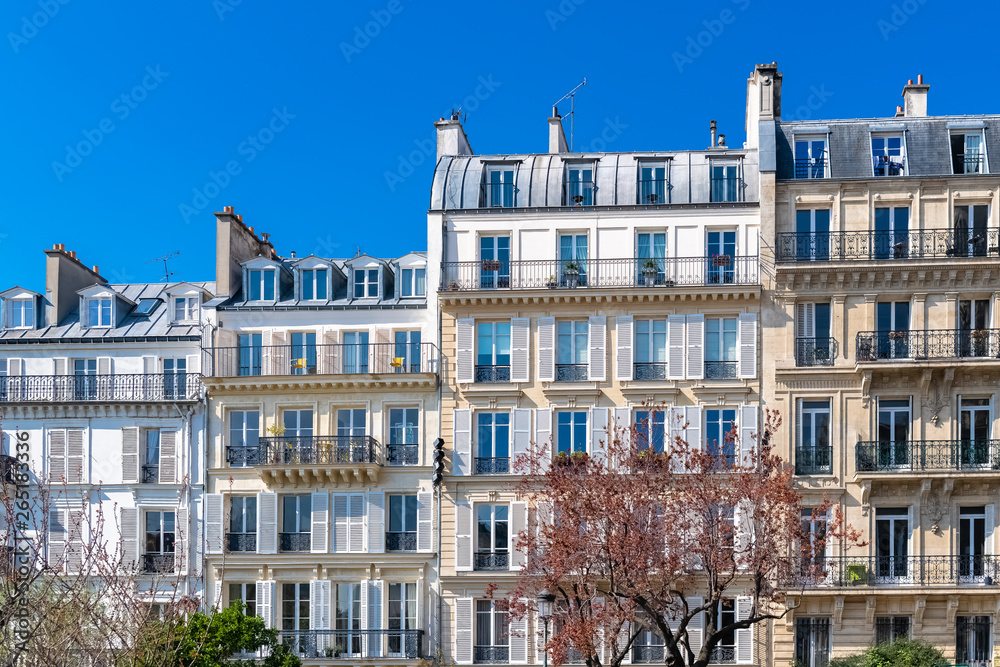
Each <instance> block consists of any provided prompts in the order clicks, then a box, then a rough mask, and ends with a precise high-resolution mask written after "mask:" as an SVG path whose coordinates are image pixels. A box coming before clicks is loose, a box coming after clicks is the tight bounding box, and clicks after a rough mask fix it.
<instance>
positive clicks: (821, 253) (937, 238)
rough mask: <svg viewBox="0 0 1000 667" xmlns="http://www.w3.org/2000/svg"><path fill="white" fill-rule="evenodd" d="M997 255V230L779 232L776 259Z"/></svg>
mask: <svg viewBox="0 0 1000 667" xmlns="http://www.w3.org/2000/svg"><path fill="white" fill-rule="evenodd" d="M998 255H1000V229H997V228H991V229H980V230H975V231H972V232H971V233H970V229H969V228H968V227H959V228H958V229H915V230H911V231H898V232H896V231H882V230H879V231H876V230H863V231H853V232H852V231H848V232H802V233H799V232H781V233H779V234H778V245H777V259H778V261H779V262H827V261H833V262H839V261H850V260H864V261H869V260H894V261H904V260H923V259H947V258H954V259H958V258H969V257H987V256H998Z"/></svg>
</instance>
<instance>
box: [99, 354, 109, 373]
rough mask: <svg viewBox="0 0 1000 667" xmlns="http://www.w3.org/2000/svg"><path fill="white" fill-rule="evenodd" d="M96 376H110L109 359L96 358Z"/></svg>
mask: <svg viewBox="0 0 1000 667" xmlns="http://www.w3.org/2000/svg"><path fill="white" fill-rule="evenodd" d="M97 374H98V375H111V357H97Z"/></svg>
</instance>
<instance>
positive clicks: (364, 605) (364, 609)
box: [358, 579, 371, 655]
mask: <svg viewBox="0 0 1000 667" xmlns="http://www.w3.org/2000/svg"><path fill="white" fill-rule="evenodd" d="M370 581H371V580H370V579H362V580H361V599H360V600H359V601H358V603H359V606H360V607H361V618H360V619H358V621H359V623H358V625H359V626H360V627H361V629H362V630H367V629H368V584H369V583H370ZM361 655H368V633H367V632H363V633H361Z"/></svg>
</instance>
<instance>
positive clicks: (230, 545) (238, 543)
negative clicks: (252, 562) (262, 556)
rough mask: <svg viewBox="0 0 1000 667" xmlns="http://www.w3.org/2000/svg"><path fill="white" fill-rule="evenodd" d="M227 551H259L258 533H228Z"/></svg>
mask: <svg viewBox="0 0 1000 667" xmlns="http://www.w3.org/2000/svg"><path fill="white" fill-rule="evenodd" d="M226 551H228V552H230V553H253V552H256V551H257V533H226Z"/></svg>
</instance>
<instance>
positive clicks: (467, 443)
mask: <svg viewBox="0 0 1000 667" xmlns="http://www.w3.org/2000/svg"><path fill="white" fill-rule="evenodd" d="M454 415H455V450H454V452H453V456H452V460H451V474H453V475H471V474H472V410H467V409H462V410H455V411H454Z"/></svg>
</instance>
